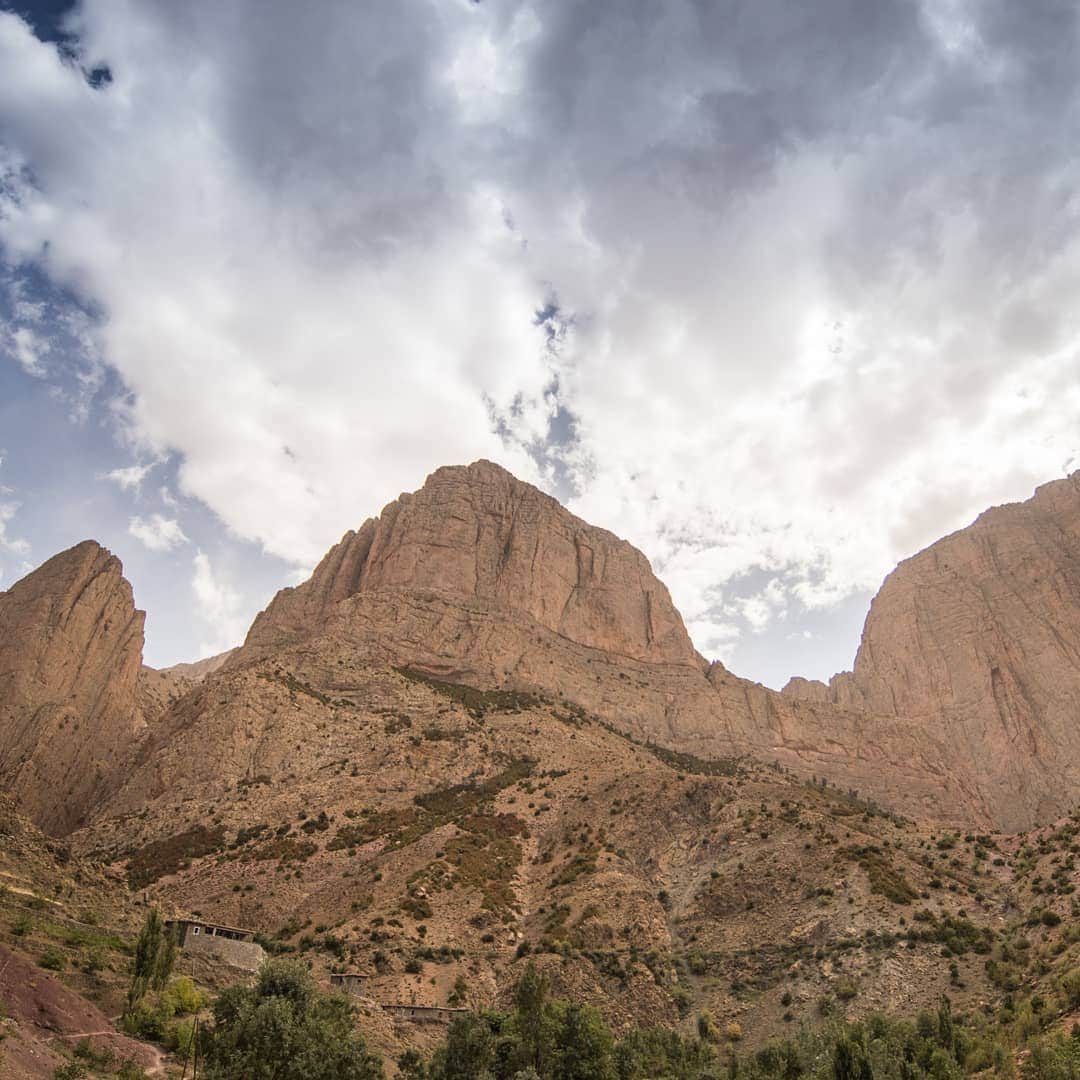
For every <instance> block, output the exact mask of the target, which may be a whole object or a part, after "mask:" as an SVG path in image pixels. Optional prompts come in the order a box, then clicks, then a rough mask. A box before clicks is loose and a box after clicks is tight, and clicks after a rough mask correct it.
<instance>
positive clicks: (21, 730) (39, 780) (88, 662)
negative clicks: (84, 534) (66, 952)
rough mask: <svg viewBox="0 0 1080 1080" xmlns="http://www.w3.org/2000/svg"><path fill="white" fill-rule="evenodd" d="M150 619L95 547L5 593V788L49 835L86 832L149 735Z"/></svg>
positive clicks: (0, 760) (0, 723) (1, 633)
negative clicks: (145, 693)
mask: <svg viewBox="0 0 1080 1080" xmlns="http://www.w3.org/2000/svg"><path fill="white" fill-rule="evenodd" d="M143 618H144V613H143V612H141V611H136V610H135V605H134V603H133V600H132V594H131V586H130V585H129V584H128V583H127V581H125V580H124V578H123V574H122V568H121V566H120V561H119V559H117V558H116V557H115V556H113V555H111V554H110V553H109V552H108V551H106V550H105V549H104V548H102V547H100V546H99V545H98V544H96V543H94V542H93V541H91V540H87V541H84V542H83V543H81V544H78V545H76V546H75V547H73V548H71V549H70V550H68V551H65V552H62V553H61V554H59V555H56V556H54V557H53V558H52V559H50V560H49V561H48V562H46V563H44V564H43V565H42V566H40V567H39V568H38V569H37V570H35V571H34V572H33V573H31V574H29V575H27V576H26V577H25V578H23V579H22V580H21V581H17V582H16V583H15V584H14V585H13V586H12V587H11V588H10V589H8V590H7V591H6V592H3V593H0V783H2V784H3V786H4V788H5V789H6V790H7V791H9V792H11V794H12V795H13V796H14V798H15V801H16V804H17V805H18V807H19V808H20V810H22V811H23V812H24V813H26V814H27V816H29V817H30V818H31V819H32V820H33V821H34V822H35V823H36V824H37V825H39V826H41V827H42V828H44V829H45V830H46V831H48V832H51V833H54V834H56V835H62V834H64V833H66V832H69V831H70V830H71V829H73V828H75V827H76V826H77V825H78V824H80V822H81V821H82V820H83V819H84V817H85V815H86V813H87V811H88V809H89V807H90V806H92V805H93V804H94V803H95V802H96V801H97V800H98V799H100V798H101V797H102V796H103V795H104V794H105V793H107V792H108V791H109V790H111V788H112V786H113V784H114V782H115V780H116V776H117V769H118V766H120V765H121V763H123V762H124V761H125V760H127V758H128V756H129V755H130V752H131V749H132V747H133V745H134V743H135V741H136V740H137V739H138V738H139V737H140V736H141V734H142V733H143V731H144V730H145V726H146V725H145V720H144V719H143V715H142V710H141V707H140V704H139V698H140V695H139V672H140V668H141V665H142V644H143Z"/></svg>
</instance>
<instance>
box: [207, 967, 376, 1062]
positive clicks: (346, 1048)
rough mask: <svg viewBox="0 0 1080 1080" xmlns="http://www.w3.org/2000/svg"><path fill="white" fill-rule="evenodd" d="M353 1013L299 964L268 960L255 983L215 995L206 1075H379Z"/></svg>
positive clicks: (345, 1002)
mask: <svg viewBox="0 0 1080 1080" xmlns="http://www.w3.org/2000/svg"><path fill="white" fill-rule="evenodd" d="M355 1020H356V1017H355V1012H354V1010H353V1007H352V1005H351V1004H350V1003H349V1001H348V1000H347V999H346V998H345V997H342V996H338V995H326V994H321V993H319V992H318V990H317V989H316V987H315V984H314V982H313V980H312V978H311V975H310V974H309V973H308V971H307V969H306V968H305V967H304V966H303V965H302V964H299V963H296V962H292V961H287V960H270V961H268V962H267V963H265V964H264V965H263V967H262V969H261V970H260V971H259V976H258V978H257V979H256V982H255V985H254V986H253V987H250V988H249V987H245V986H231V987H229V988H228V989H227V990H225V991H224V992H223V993H222V994H221V996H220V997H219V998H218V1000H217V1001H216V1002H215V1004H214V1021H213V1025H212V1026H211V1027H210V1028H209V1029H208V1031H207V1033H206V1036H205V1039H204V1043H203V1052H204V1060H205V1063H206V1071H205V1075H206V1078H207V1080H234V1078H236V1077H240V1076H242V1077H244V1078H245V1080H381V1078H382V1076H383V1067H382V1062H381V1060H380V1059H379V1058H378V1057H376V1056H375V1055H373V1054H370V1053H369V1052H368V1049H367V1046H366V1044H365V1043H364V1040H363V1039H362V1038H361V1037H360V1036H359V1035H358V1034H357V1032H356V1030H355Z"/></svg>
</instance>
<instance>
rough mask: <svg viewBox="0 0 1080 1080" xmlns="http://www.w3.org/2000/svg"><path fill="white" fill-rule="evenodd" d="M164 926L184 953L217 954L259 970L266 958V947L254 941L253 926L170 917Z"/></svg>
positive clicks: (236, 964) (231, 962)
mask: <svg viewBox="0 0 1080 1080" xmlns="http://www.w3.org/2000/svg"><path fill="white" fill-rule="evenodd" d="M165 926H166V928H167V929H168V930H169V931H170V932H171V933H172V934H173V935H174V936H175V940H176V944H177V947H178V948H179V949H180V951H181V952H182V953H184V954H198V955H202V956H214V957H217V958H218V959H220V960H223V961H225V963H227V964H229V965H230V966H232V967H235V968H240V969H242V970H244V971H258V970H259V968H260V966H261V965H262V963H263V961H264V960H265V959H266V953H265V952H264V951H263V947H262V946H261V945H259V944H257V943H256V942H255V931H254V930H244V929H241V928H240V927H238V926H222V925H220V924H219V923H211V922H207V921H206V920H205V919H168V920H166V923H165Z"/></svg>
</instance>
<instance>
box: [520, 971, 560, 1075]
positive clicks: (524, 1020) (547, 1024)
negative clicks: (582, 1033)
mask: <svg viewBox="0 0 1080 1080" xmlns="http://www.w3.org/2000/svg"><path fill="white" fill-rule="evenodd" d="M550 989H551V984H550V983H549V982H548V978H547V976H546V975H544V974H543V973H542V972H541V971H539V970H538V969H537V967H536V965H535V964H534V963H533V962H532V961H531V960H530V961H529V966H528V967H527V968H526V969H525V974H524V975H522V976H521V979H520V981H519V982H518V984H517V989H516V990H515V991H514V1009H515V1012H514V1016H513V1018H512V1020H511V1023H510V1029H511V1030H510V1034H511V1035H512V1036H514V1037H516V1039H517V1043H518V1053H517V1058H518V1064H519V1066H520V1068H522V1069H524V1068H526V1067H527V1066H532V1068H533V1069H535V1070H536V1071H537V1072H538V1073H539V1074H540V1075H541V1076H545V1075H546V1074H547V1073H548V1071H549V1065H550V1064H551V1059H552V1054H553V1051H554V1049H555V1031H556V1019H555V1016H554V1011H555V1010H554V1009H553V1007H552V1004H551V1002H550V1000H549V999H548V993H549V991H550Z"/></svg>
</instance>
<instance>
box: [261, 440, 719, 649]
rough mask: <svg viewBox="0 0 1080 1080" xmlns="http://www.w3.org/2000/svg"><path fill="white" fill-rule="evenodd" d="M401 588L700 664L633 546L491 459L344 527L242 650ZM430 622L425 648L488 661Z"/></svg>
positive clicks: (607, 644)
mask: <svg viewBox="0 0 1080 1080" xmlns="http://www.w3.org/2000/svg"><path fill="white" fill-rule="evenodd" d="M404 593H408V594H409V595H410V597H412V598H414V600H415V601H416V602H420V603H424V604H431V605H434V606H437V607H440V608H441V607H443V606H445V605H449V606H451V607H454V608H461V607H463V606H464V607H467V608H469V609H471V610H472V611H474V612H476V613H478V614H479V613H481V612H483V613H486V614H487V615H488V616H489V617H500V618H512V619H520V620H525V621H527V622H529V623H531V624H533V625H534V626H535V627H536V628H537V629H538V630H541V631H549V632H551V633H553V634H557V635H558V636H559V637H561V638H564V639H566V640H567V641H568V642H572V643H574V644H576V645H582V646H586V647H588V648H593V649H599V650H602V651H603V652H605V653H607V654H610V655H612V656H619V657H625V658H627V659H630V660H636V661H643V662H648V663H663V664H677V665H684V666H687V667H692V668H696V669H699V670H700V669H703V668H704V666H705V665H704V661H702V659H701V658H700V657H699V656H698V655H697V653H696V652H695V651H694V647H693V645H692V644H691V642H690V638H689V636H688V635H687V633H686V628H685V627H684V626H683V621H682V618H681V616H680V615H679V613H678V612H677V611H676V610H675V607H674V605H673V604H672V602H671V597H670V596H669V595H668V591H667V589H666V588H665V586H664V585H663V584H662V583H661V582H660V581H658V580H657V578H656V577H655V576H654V575H653V572H652V569H651V567H650V566H649V562H648V560H647V559H646V558H645V556H644V555H642V554H641V552H640V551H638V550H637V549H636V548H634V547H632V546H631V545H630V544H628V543H626V541H624V540H620V539H619V538H618V537H617V536H614V535H613V534H612V533H609V532H607V531H605V530H604V529H598V528H596V527H595V526H592V525H588V524H586V523H585V522H584V521H582V520H581V519H580V518H577V517H575V516H574V515H573V514H571V513H570V512H569V511H568V510H566V509H565V508H564V507H562V506H560V505H559V503H558V502H556V500H555V499H553V498H551V497H550V496H549V495H545V494H544V493H543V492H541V491H539V490H538V489H537V488H535V487H533V486H532V485H530V484H525V483H522V482H521V481H520V480H517V479H516V478H515V477H514V476H512V475H511V474H510V473H508V472H507V471H506V470H505V469H502V468H500V467H499V466H498V465H493V464H492V463H491V462H489V461H478V462H475V463H474V464H472V465H469V466H467V467H448V468H442V469H439V470H437V471H436V472H435V473H433V474H432V475H431V476H430V477H429V478H428V480H427V483H425V484H424V486H423V487H422V488H421V489H420V490H419V491H417V492H416V493H415V494H412V495H408V494H405V495H402V496H401V497H400V498H398V499H397V500H396V501H395V502H392V503H390V505H389V506H387V507H386V508H385V509H384V510H383V512H382V514H381V515H380V516H379V517H378V518H374V519H371V520H368V521H366V522H365V523H364V524H363V525H362V526H361V528H360V529H359V530H358V531H357V532H349V533H347V534H346V535H345V537H344V538H343V539H342V540H341V542H340V543H339V544H337V545H336V546H335V547H334V548H332V549H331V550H330V552H329V553H328V554H327V556H326V557H325V558H324V559H323V561H322V562H321V563H320V564H319V566H318V568H317V569H316V570H315V573H314V574H313V575H312V577H311V579H310V580H309V581H307V582H306V583H305V584H303V585H301V586H299V587H298V588H296V589H285V590H283V591H282V592H280V593H279V594H278V595H277V597H275V599H274V601H273V602H272V603H271V605H270V607H269V608H268V609H267V610H266V611H265V612H263V613H262V614H261V615H259V616H258V618H257V619H256V620H255V623H254V625H253V626H252V628H251V631H250V633H249V634H248V638H247V642H246V643H245V647H244V651H245V653H246V654H247V657H250V655H251V654H252V653H253V652H265V651H267V650H269V649H272V648H275V647H280V646H281V645H287V644H291V643H293V642H295V641H298V640H303V639H305V638H311V637H313V636H315V635H317V634H322V633H325V632H326V630H327V628H328V625H329V624H330V623H331V622H332V621H333V620H334V618H335V617H336V616H337V615H338V614H339V613H340V611H341V610H342V609H341V607H340V605H341V604H342V602H343V601H349V600H352V599H355V598H358V597H372V598H375V599H379V600H385V599H387V598H397V597H400V596H401V595H402V594H404ZM408 618H409V613H408V611H407V610H402V611H401V612H399V613H398V614H397V615H396V616H394V617H393V618H392V620H391V621H392V622H393V623H394V624H396V625H387V626H382V627H380V629H381V631H382V632H384V633H389V634H393V633H394V632H395V630H396V629H397V628H398V626H401V625H403V624H405V623H406V622H407V621H408ZM432 630H433V632H434V635H435V636H434V638H432V637H430V636H427V638H426V645H427V646H428V647H429V648H430V649H431V650H433V651H436V652H437V651H440V650H441V651H443V652H445V654H446V656H447V657H448V658H451V657H452V658H453V659H454V660H455V661H459V662H464V661H467V660H477V661H479V662H482V661H483V659H484V658H483V656H482V655H480V654H481V653H482V649H483V644H482V642H481V640H480V636H478V635H475V634H473V635H470V634H467V633H465V632H463V630H462V628H461V627H460V626H458V625H454V626H447V627H444V628H443V629H442V630H440V629H439V627H437V626H436V627H433V628H432ZM488 644H494V643H490V642H489V643H488ZM245 658H246V657H245Z"/></svg>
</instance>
